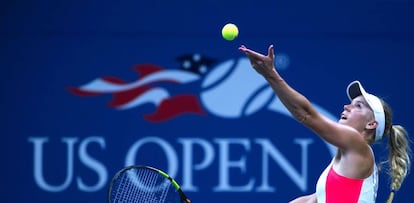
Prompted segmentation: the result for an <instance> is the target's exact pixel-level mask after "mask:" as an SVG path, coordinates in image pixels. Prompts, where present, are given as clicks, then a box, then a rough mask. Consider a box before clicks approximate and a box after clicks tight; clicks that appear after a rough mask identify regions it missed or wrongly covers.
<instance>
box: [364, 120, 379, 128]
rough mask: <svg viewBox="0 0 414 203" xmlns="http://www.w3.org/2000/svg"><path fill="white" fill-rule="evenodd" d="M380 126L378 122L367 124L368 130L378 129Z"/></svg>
mask: <svg viewBox="0 0 414 203" xmlns="http://www.w3.org/2000/svg"><path fill="white" fill-rule="evenodd" d="M377 126H378V122H377V121H372V122H369V123H367V125H366V126H365V127H366V128H367V129H370V130H373V129H375V128H377Z"/></svg>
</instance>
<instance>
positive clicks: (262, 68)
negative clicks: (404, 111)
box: [239, 45, 410, 203]
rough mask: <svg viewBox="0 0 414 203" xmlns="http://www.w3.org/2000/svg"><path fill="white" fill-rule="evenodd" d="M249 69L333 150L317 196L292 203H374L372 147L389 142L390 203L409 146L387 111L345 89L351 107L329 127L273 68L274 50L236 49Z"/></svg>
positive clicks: (361, 92)
mask: <svg viewBox="0 0 414 203" xmlns="http://www.w3.org/2000/svg"><path fill="white" fill-rule="evenodd" d="M239 50H240V51H242V52H244V53H245V54H246V55H247V57H248V58H249V59H250V63H251V65H252V66H253V68H254V69H255V70H256V71H257V72H258V73H259V74H261V75H262V76H263V77H264V78H265V79H266V80H267V82H268V83H269V85H270V86H271V87H272V89H273V90H274V92H275V93H276V94H277V96H278V97H279V99H280V100H281V101H282V103H283V104H284V105H285V106H286V108H287V109H288V110H289V111H290V113H291V114H292V115H293V117H294V118H295V119H296V120H297V121H299V122H300V123H302V124H303V125H305V126H306V127H308V128H309V129H311V130H312V131H313V132H315V133H316V134H317V135H318V136H320V137H321V138H322V139H324V140H326V141H327V142H329V143H330V144H332V145H334V146H336V147H337V152H336V155H335V156H334V157H333V159H332V161H331V162H330V164H329V165H328V166H327V168H326V169H325V170H324V171H323V172H322V174H321V175H320V177H319V180H318V182H317V184H316V192H315V193H313V194H310V195H307V196H302V197H298V198H296V199H294V200H292V201H291V203H301V202H318V203H357V202H359V203H361V202H364V203H373V202H375V199H376V196H377V189H378V170H377V166H376V163H375V157H374V153H373V150H372V148H371V146H370V145H371V144H373V143H375V142H379V141H381V140H382V139H383V137H385V136H389V150H390V151H389V159H388V162H389V165H390V173H389V175H390V177H391V186H390V188H391V193H390V196H389V198H388V201H387V202H392V200H393V198H394V193H395V192H396V191H397V190H398V189H400V187H401V184H402V182H403V180H404V179H405V177H406V175H407V173H408V170H409V168H410V146H409V140H408V135H407V132H406V130H405V129H404V128H403V127H402V126H400V125H393V124H392V113H391V109H390V107H389V106H388V105H387V104H386V103H385V102H384V101H383V100H382V99H380V98H378V97H377V96H374V95H372V94H369V93H367V92H366V91H365V89H364V88H363V87H362V85H361V83H360V82H359V81H354V82H352V83H350V84H349V86H348V88H347V94H348V97H349V99H350V100H351V102H350V104H348V105H345V106H344V110H343V112H342V114H341V117H340V119H339V121H338V122H334V121H331V120H330V119H328V118H327V117H325V116H324V115H322V114H321V113H319V112H317V110H316V109H315V108H314V107H313V106H312V104H311V103H310V102H309V100H308V99H307V98H306V97H304V96H303V95H302V94H300V93H299V92H297V91H296V90H294V89H293V88H292V87H290V86H289V85H288V84H287V83H286V81H285V80H284V79H283V78H282V77H281V76H280V75H279V73H278V72H277V71H276V69H275V67H274V57H275V56H274V50H273V45H270V46H269V49H268V54H267V55H263V54H260V53H257V52H255V51H253V50H251V49H248V48H247V47H245V46H244V45H242V46H240V47H239Z"/></svg>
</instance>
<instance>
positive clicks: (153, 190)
mask: <svg viewBox="0 0 414 203" xmlns="http://www.w3.org/2000/svg"><path fill="white" fill-rule="evenodd" d="M122 202H128V203H183V202H184V203H191V201H190V199H188V198H187V197H186V196H185V194H184V193H183V191H182V190H181V188H180V185H178V183H177V182H176V181H175V180H174V179H173V178H171V177H170V176H169V175H168V174H167V173H165V172H163V171H161V170H159V169H156V168H153V167H150V166H142V165H133V166H128V167H125V168H123V169H121V170H120V171H118V172H117V173H116V174H115V176H114V177H113V178H112V180H111V183H110V185H109V187H108V203H122Z"/></svg>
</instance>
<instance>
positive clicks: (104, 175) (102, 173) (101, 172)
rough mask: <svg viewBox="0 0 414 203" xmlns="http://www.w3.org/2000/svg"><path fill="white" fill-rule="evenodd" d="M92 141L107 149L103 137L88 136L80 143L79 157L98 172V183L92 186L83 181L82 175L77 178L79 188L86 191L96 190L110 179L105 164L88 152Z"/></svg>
mask: <svg viewBox="0 0 414 203" xmlns="http://www.w3.org/2000/svg"><path fill="white" fill-rule="evenodd" d="M92 142H95V143H98V144H99V146H100V147H101V148H102V149H105V140H104V139H103V138H102V137H88V138H86V139H85V140H84V141H82V142H81V143H80V145H79V159H80V160H81V162H82V163H83V164H84V165H85V166H87V167H88V168H90V169H92V170H94V171H95V172H96V174H98V181H97V183H96V184H95V185H91V186H88V185H86V184H85V183H84V182H83V181H82V178H81V177H78V178H77V183H78V187H79V189H80V190H81V191H85V192H95V191H98V190H100V189H101V188H102V187H104V186H105V184H106V181H107V180H108V172H107V171H106V168H105V166H104V165H103V164H102V163H101V162H99V161H97V160H96V159H94V158H92V157H91V156H90V155H89V154H88V152H87V148H88V146H89V144H90V143H92Z"/></svg>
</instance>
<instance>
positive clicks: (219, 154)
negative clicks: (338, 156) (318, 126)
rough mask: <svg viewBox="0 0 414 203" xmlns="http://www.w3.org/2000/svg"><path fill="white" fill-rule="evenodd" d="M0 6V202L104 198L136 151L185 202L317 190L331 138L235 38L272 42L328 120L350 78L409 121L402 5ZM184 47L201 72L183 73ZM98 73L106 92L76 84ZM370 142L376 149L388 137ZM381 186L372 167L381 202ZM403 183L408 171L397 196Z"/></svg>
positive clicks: (406, 4) (408, 33) (384, 182)
mask: <svg viewBox="0 0 414 203" xmlns="http://www.w3.org/2000/svg"><path fill="white" fill-rule="evenodd" d="M0 5H1V6H0V13H1V17H0V31H1V32H0V67H1V70H2V76H3V79H2V80H0V83H1V85H0V87H1V92H2V99H1V100H2V105H1V109H2V114H3V120H2V124H1V125H2V127H1V130H2V132H1V134H2V137H3V142H2V144H1V145H2V146H1V147H0V150H1V151H0V152H1V153H0V154H1V156H2V160H3V167H1V169H0V170H1V172H2V174H4V179H5V180H4V181H3V183H4V184H3V192H2V195H0V202H28V201H31V202H40V201H42V202H62V203H64V202H105V201H106V189H107V185H108V183H109V182H110V178H111V177H112V175H114V174H115V173H116V171H117V170H119V169H120V168H122V167H124V166H125V165H129V164H133V163H135V164H147V165H153V166H155V167H158V168H161V169H163V170H165V171H168V172H169V173H170V174H172V176H173V177H175V179H176V180H177V181H178V182H180V183H181V184H182V186H183V189H184V190H185V191H186V192H187V194H188V196H189V197H191V199H192V200H193V202H214V201H220V202H224V201H236V202H239V201H249V200H250V201H257V200H256V199H260V201H261V202H287V201H288V200H291V199H293V198H294V197H296V196H300V195H303V194H309V193H312V192H313V191H314V189H315V184H316V180H317V178H318V176H319V174H320V172H321V171H322V170H323V169H324V167H325V166H326V165H327V164H328V163H329V160H330V158H331V152H332V151H331V150H332V148H331V146H329V145H327V144H325V143H324V142H323V141H321V140H320V139H319V138H318V137H317V136H316V135H314V134H313V133H312V132H311V131H309V130H308V129H306V128H304V127H303V126H301V125H300V124H298V123H297V122H296V121H294V120H293V119H291V117H290V116H289V115H288V114H285V112H284V110H283V108H281V106H280V104H278V103H277V101H278V100H277V97H275V96H274V95H273V94H272V93H271V91H269V88H268V86H267V85H266V83H265V82H264V81H263V79H262V78H260V77H259V76H258V75H257V74H256V73H255V72H254V71H252V70H251V68H250V67H249V65H248V63H247V62H246V58H244V55H243V54H242V53H240V52H239V51H238V50H237V47H238V46H239V45H240V44H245V45H247V46H248V47H251V48H253V49H256V50H258V51H261V52H265V51H267V47H268V45H269V44H275V47H276V52H277V53H276V55H277V57H278V59H280V60H279V63H280V64H279V66H278V69H279V70H280V72H281V74H282V75H283V76H284V77H285V79H286V80H287V81H288V82H289V83H290V84H291V85H292V86H293V87H295V88H296V89H298V90H299V91H300V92H302V93H303V94H305V95H306V96H307V97H308V98H309V100H310V101H311V102H312V103H313V104H315V106H317V107H318V109H319V110H321V111H323V112H324V114H325V115H326V116H329V117H331V118H333V119H336V118H337V117H338V115H339V114H340V113H341V112H342V108H343V105H344V104H346V103H347V102H348V100H347V97H346V93H345V88H346V86H347V84H348V83H349V82H351V81H353V80H356V79H357V80H360V81H361V82H362V83H363V84H364V85H365V87H366V89H367V90H368V91H370V92H372V93H375V94H377V95H379V96H381V97H383V98H384V99H385V100H386V101H387V102H388V103H389V104H390V105H391V106H392V107H393V110H394V123H395V124H401V125H403V126H405V127H406V128H407V130H408V131H409V132H414V129H413V127H412V122H411V120H412V119H411V118H412V115H414V110H413V108H412V105H411V104H412V102H413V97H412V95H411V93H412V84H411V82H410V81H411V80H412V74H411V72H412V71H411V69H412V67H414V61H413V60H412V53H414V26H413V21H412V19H414V14H413V12H412V11H413V9H414V3H413V2H412V1H408V0H393V1H388V0H376V1H374V0H369V1H363V2H361V1H279V0H278V1H264V0H258V1H218V0H213V1H165V2H164V1H160V0H154V1H119V2H118V1H106V2H102V1H86V2H85V1H13V2H4V1H3V2H1V3H0ZM227 22H233V23H235V24H237V25H238V26H239V29H240V35H239V37H238V38H237V39H236V40H234V41H225V40H223V39H222V38H221V34H220V32H221V27H222V26H223V25H224V24H226V23H227ZM186 56H191V57H190V59H192V60H197V59H198V58H197V57H194V56H201V62H203V63H202V64H201V65H205V66H204V67H207V71H206V72H203V73H194V72H191V71H188V70H184V69H182V67H183V66H182V62H183V60H180V59H182V57H186ZM193 62H194V61H193ZM137 66H140V67H141V68H142V67H145V68H147V69H146V70H148V69H150V70H152V71H153V72H148V74H145V72H138V71H137ZM154 66H156V67H157V69H156V70H157V71H155V68H154ZM198 67H199V66H198ZM201 67H203V66H201ZM196 68H197V67H196ZM146 76H148V77H146ZM150 76H151V77H152V76H153V79H152V80H151V81H147V82H146V79H148V78H149V77H150ZM99 78H101V81H103V82H104V83H105V82H106V83H105V84H107V85H109V84H112V85H114V86H113V87H114V88H112V89H111V87H109V86H103V85H102V84H101V85H98V86H94V88H96V89H95V92H94V93H96V94H95V95H94V96H85V95H80V94H76V93H75V92H74V91H75V90H79V89H77V88H81V87H85V86H84V85H86V84H90V82H92V81H93V80H95V79H99ZM102 78H106V79H102ZM114 78H116V79H114ZM173 80H174V82H172V81H173ZM83 90H84V89H83ZM96 91H98V92H96ZM77 93H79V91H78V92H77ZM82 93H91V90H90V91H83V92H82ZM113 100H115V102H112V103H111V101H113ZM134 102H135V103H134ZM174 102H175V103H174ZM128 105H129V106H128ZM157 110H158V111H160V113H161V114H160V117H151V116H149V115H151V114H152V113H154V112H155V111H157ZM175 111H176V112H175ZM174 112H175V114H174ZM384 143H385V142H384ZM374 149H375V152H376V158H377V162H380V161H383V160H384V159H386V156H387V153H386V152H387V151H386V148H385V144H377V145H375V146H374ZM388 184H389V180H388V177H387V176H386V174H385V171H383V172H382V175H381V180H380V191H379V193H378V202H384V201H385V199H386V197H387V196H388V191H389V187H388ZM413 186H414V179H413V177H412V176H408V178H407V179H406V181H405V182H404V184H403V187H402V189H401V190H400V191H399V192H398V193H397V195H396V199H395V201H396V202H402V201H404V200H405V199H408V198H409V197H410V194H409V193H410V191H411V188H412V187H413Z"/></svg>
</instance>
